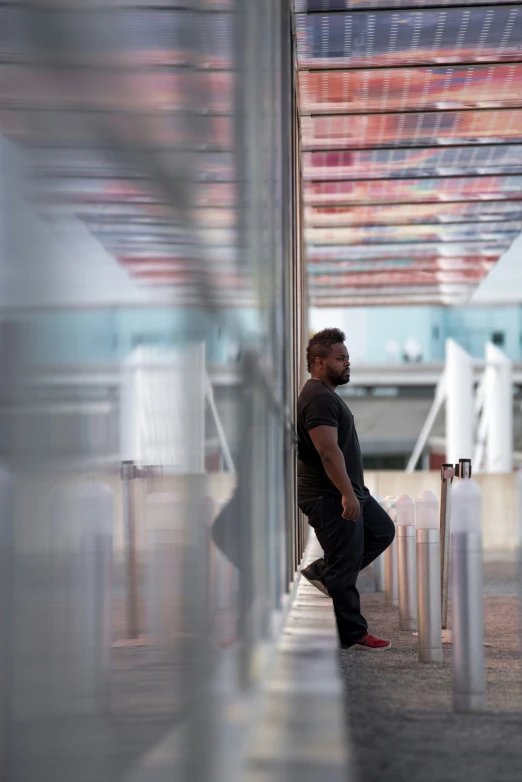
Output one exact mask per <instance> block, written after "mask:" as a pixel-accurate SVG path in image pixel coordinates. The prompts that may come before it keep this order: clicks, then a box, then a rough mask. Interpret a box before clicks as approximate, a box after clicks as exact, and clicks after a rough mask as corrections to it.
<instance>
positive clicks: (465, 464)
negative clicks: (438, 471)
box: [459, 459, 471, 478]
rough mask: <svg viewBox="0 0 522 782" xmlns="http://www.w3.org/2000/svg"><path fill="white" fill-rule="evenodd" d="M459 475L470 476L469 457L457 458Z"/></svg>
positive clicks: (461, 476) (462, 476)
mask: <svg viewBox="0 0 522 782" xmlns="http://www.w3.org/2000/svg"><path fill="white" fill-rule="evenodd" d="M459 465H460V467H459V477H460V478H471V459H459Z"/></svg>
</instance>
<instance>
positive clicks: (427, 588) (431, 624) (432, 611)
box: [417, 529, 442, 663]
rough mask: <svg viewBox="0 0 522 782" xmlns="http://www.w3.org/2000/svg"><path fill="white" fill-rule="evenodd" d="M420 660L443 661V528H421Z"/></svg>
mask: <svg viewBox="0 0 522 782" xmlns="http://www.w3.org/2000/svg"><path fill="white" fill-rule="evenodd" d="M417 600H418V609H417V610H418V623H419V662H421V663H441V662H442V631H441V604H440V532H439V530H438V529H418V530H417Z"/></svg>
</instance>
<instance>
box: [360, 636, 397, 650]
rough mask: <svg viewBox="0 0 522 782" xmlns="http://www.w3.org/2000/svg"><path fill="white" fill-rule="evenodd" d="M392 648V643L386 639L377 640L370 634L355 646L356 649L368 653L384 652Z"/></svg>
mask: <svg viewBox="0 0 522 782" xmlns="http://www.w3.org/2000/svg"><path fill="white" fill-rule="evenodd" d="M390 647H391V641H386V640H385V639H384V638H376V637H375V636H374V635H370V634H369V633H368V634H367V635H365V636H364V638H361V640H360V641H357V643H356V644H354V646H353V648H354V649H364V650H365V651H367V652H384V651H386V649H389V648H390Z"/></svg>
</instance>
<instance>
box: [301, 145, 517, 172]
mask: <svg viewBox="0 0 522 782" xmlns="http://www.w3.org/2000/svg"><path fill="white" fill-rule="evenodd" d="M303 168H304V172H303V173H304V178H305V179H307V180H326V179H328V180H336V179H360V178H364V179H370V178H373V177H375V178H376V179H380V178H388V177H394V176H402V177H415V176H421V175H424V176H426V175H428V176H430V175H431V176H443V175H445V174H451V175H454V174H467V175H472V174H486V173H490V174H497V173H499V174H500V173H507V174H516V173H522V144H520V145H515V144H511V145H507V144H506V145H500V144H499V145H491V146H487V147H486V146H475V147H446V148H442V149H441V148H434V147H429V148H428V149H386V150H379V149H377V150H371V151H364V150H362V151H361V150H360V151H354V152H306V153H305V154H304V155H303Z"/></svg>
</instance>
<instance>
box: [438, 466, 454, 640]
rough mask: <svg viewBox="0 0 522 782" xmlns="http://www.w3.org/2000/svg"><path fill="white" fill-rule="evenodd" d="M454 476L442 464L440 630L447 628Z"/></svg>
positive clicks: (452, 472) (450, 470) (449, 469)
mask: <svg viewBox="0 0 522 782" xmlns="http://www.w3.org/2000/svg"><path fill="white" fill-rule="evenodd" d="M454 475H455V470H454V467H453V465H452V464H443V465H442V468H441V489H440V575H441V585H440V586H441V602H442V629H443V630H446V628H447V627H448V584H449V563H450V545H449V544H450V508H451V482H452V481H453V477H454Z"/></svg>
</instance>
